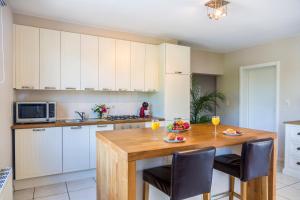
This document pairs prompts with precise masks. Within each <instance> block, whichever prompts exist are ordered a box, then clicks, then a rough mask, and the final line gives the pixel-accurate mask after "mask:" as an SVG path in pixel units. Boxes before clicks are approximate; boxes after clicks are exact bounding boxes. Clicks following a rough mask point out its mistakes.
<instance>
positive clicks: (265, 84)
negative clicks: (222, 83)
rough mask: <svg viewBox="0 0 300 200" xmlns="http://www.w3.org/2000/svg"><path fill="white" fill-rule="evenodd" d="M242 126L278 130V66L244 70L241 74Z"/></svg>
mask: <svg viewBox="0 0 300 200" xmlns="http://www.w3.org/2000/svg"><path fill="white" fill-rule="evenodd" d="M241 73H242V74H241V76H242V77H243V78H242V80H241V84H242V85H241V92H242V96H241V124H240V125H241V126H243V127H247V128H253V129H259V130H267V131H275V130H276V104H277V103H276V101H277V100H276V96H277V94H276V66H264V67H256V68H249V69H244V70H242V72H241Z"/></svg>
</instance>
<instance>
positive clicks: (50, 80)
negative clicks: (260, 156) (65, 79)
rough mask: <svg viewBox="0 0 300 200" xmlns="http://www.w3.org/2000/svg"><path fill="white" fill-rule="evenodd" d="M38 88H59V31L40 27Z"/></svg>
mask: <svg viewBox="0 0 300 200" xmlns="http://www.w3.org/2000/svg"><path fill="white" fill-rule="evenodd" d="M40 89H46V90H56V89H57V90H58V89H60V32H59V31H54V30H48V29H40Z"/></svg>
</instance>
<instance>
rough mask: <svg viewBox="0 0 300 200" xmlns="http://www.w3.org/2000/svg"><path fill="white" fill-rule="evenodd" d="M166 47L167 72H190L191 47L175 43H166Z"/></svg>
mask: <svg viewBox="0 0 300 200" xmlns="http://www.w3.org/2000/svg"><path fill="white" fill-rule="evenodd" d="M165 45H166V49H165V51H166V52H165V53H166V58H165V59H166V73H167V74H190V71H191V69H190V62H191V61H190V60H191V56H190V47H185V46H179V45H174V44H165Z"/></svg>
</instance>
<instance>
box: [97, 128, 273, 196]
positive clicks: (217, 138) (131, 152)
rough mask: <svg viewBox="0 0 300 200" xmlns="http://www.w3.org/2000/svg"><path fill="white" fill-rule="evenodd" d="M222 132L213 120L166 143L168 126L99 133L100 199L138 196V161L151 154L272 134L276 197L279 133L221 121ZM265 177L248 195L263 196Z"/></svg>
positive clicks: (252, 185) (270, 182)
mask: <svg viewBox="0 0 300 200" xmlns="http://www.w3.org/2000/svg"><path fill="white" fill-rule="evenodd" d="M228 128H231V129H234V130H237V131H240V132H242V135H241V136H227V135H224V134H223V133H222V132H223V131H224V130H226V129H228ZM217 130H218V134H217V135H214V134H213V131H214V127H213V126H212V125H210V124H201V125H192V127H191V129H190V130H188V131H186V132H185V133H182V134H183V136H184V137H185V138H186V141H185V142H182V143H166V142H165V141H164V140H163V137H165V136H166V135H167V130H166V129H165V128H160V129H158V130H156V131H153V130H152V129H150V128H144V129H129V130H116V131H109V132H98V133H97V169H96V171H97V200H135V199H136V162H137V161H138V160H144V159H149V158H157V157H162V156H168V155H172V154H173V153H174V152H179V151H187V150H195V149H201V148H205V147H211V146H213V147H216V148H222V147H230V146H235V145H241V144H243V143H244V142H247V141H250V140H255V139H264V138H272V139H273V140H274V148H273V152H272V161H271V162H272V163H271V167H270V172H269V177H268V191H267V192H268V196H269V200H275V199H276V162H277V134H276V133H274V132H268V131H261V130H253V129H247V128H240V127H234V126H226V125H219V126H218V129H217ZM262 185H263V184H262V180H261V179H260V178H257V179H255V180H253V181H250V183H249V184H248V192H247V194H248V199H249V200H263V199H262V198H263V197H262V196H263V195H262V193H263V192H262V188H263V187H262Z"/></svg>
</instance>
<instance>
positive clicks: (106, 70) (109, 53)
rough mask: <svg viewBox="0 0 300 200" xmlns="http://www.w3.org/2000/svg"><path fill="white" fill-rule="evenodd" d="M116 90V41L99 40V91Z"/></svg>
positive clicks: (109, 39)
mask: <svg viewBox="0 0 300 200" xmlns="http://www.w3.org/2000/svg"><path fill="white" fill-rule="evenodd" d="M115 89H116V40H115V39H111V38H102V37H100V38H99V90H103V91H113V90H115Z"/></svg>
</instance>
